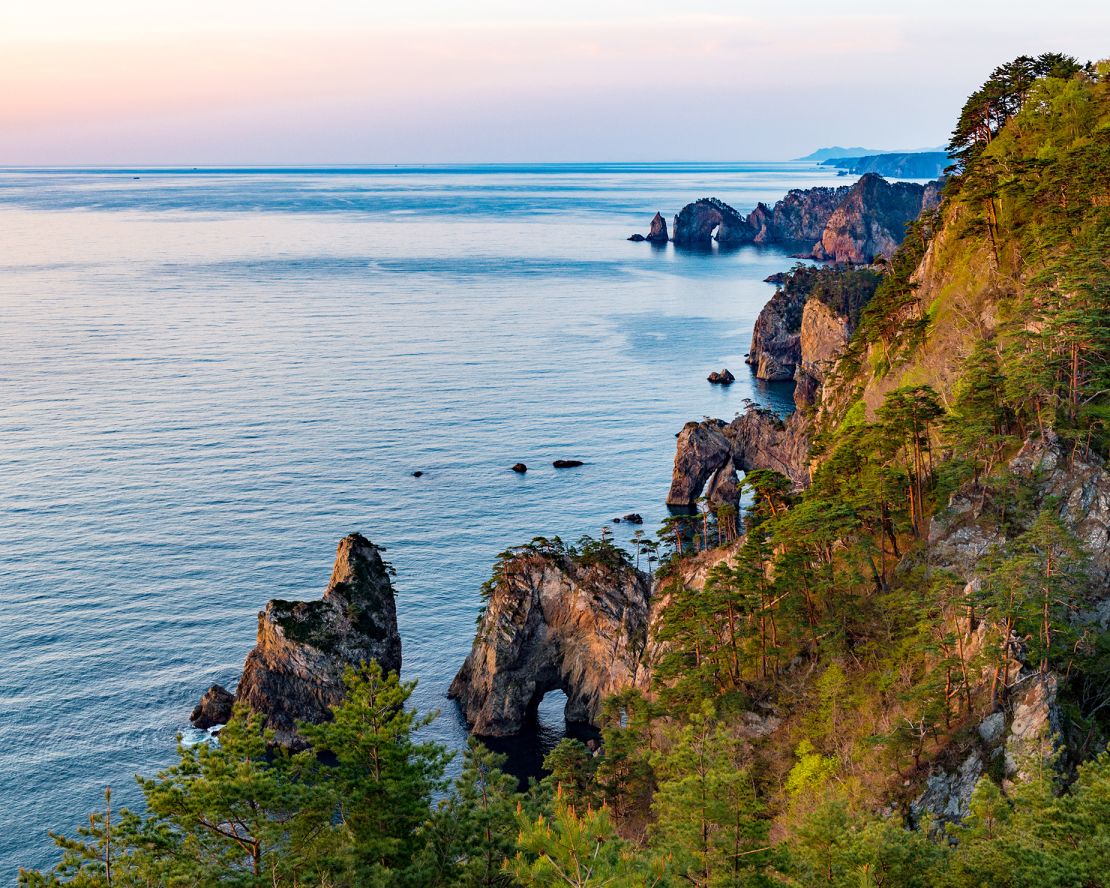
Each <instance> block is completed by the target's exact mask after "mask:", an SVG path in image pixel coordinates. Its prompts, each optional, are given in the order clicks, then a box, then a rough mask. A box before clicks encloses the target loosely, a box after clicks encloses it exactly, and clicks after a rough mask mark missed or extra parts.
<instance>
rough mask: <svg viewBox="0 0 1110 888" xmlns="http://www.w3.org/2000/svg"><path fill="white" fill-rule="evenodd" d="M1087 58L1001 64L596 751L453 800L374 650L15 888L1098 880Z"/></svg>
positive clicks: (1107, 201)
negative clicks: (272, 737) (780, 459)
mask: <svg viewBox="0 0 1110 888" xmlns="http://www.w3.org/2000/svg"><path fill="white" fill-rule="evenodd" d="M1108 78H1110V62H1103V63H1100V64H1098V65H1094V66H1092V65H1087V66H1082V65H1080V64H1078V63H1077V62H1075V61H1074V60H1072V59H1070V58H1067V57H1063V56H1058V55H1054V54H1047V55H1043V56H1040V57H1037V58H1025V57H1023V58H1019V59H1017V60H1015V61H1014V62H1012V63H1010V64H1007V65H1004V66H1002V67H1000V68H998V69H997V70H996V71H995V72H994V73H993V74H992V76H991V77H990V79H989V80H988V81H987V83H986V84H984V86H983V87H982V88H981V89H980V90H978V91H976V93H975V94H974V95H973V96H971V98H970V99H969V100H968V102H967V104H966V105H965V107H964V109H963V110H962V112H961V114H960V115H959V118H958V123H957V126H956V129H955V132H954V134H953V138H952V144H951V146H950V151H951V153H952V155H953V156H954V157H955V158H956V159H957V160H956V166H955V168H954V169H952V170H951V175H950V177H949V179H948V181H947V184H946V186H945V189H944V199H943V202H942V203H941V206H940V207H939V209H937V210H935V211H930V212H927V213H925V214H923V216H922V217H921V218H919V219H918V220H917V221H916V222H915V223H913V224H912V226H911V230H910V232H909V235H908V236H907V238H906V239H905V241H904V242H903V244H902V245H901V247H900V248H899V249H898V251H897V252H896V253H895V255H894V256H893V258H892V260H891V261H890V262H889V263H883V264H882V265H880V266H876V267H875V268H874V269H873V271H874V272H875V273H881V274H882V280H881V282H880V283H879V285H878V288H877V290H875V291H874V295H873V296H871V298H870V301H869V302H867V304H866V305H865V306H863V307H862V310H861V311H859V315H858V317H859V324H858V327H856V328H855V332H854V333H853V335H852V337H851V340H850V341H849V343H848V345H847V348H846V350H845V351H844V352H843V354H842V355H840V357H839V359H838V360H837V361H836V362H835V364H834V365H833V366H832V367H831V368H830V370H829V372H827V373H825V374H824V379H823V383H822V385H821V387H820V389H819V391H817V392H816V394H815V396H814V397H813V398H812V399H811V404H810V406H808V407H806V408H804V409H805V411H806V413H805V415H804V419H805V421H806V423H807V424H808V428H809V430H810V433H811V441H812V442H813V448H812V453H811V460H812V461H811V464H810V471H809V483H808V484H806V485H802V486H799V485H796V484H794V483H791V481H789V480H788V479H786V478H785V477H784V476H782V475H780V474H778V473H776V472H773V471H770V470H767V469H762V470H755V471H751V472H749V473H748V474H747V475H746V476H745V477H744V479H743V482H742V483H743V486H744V489H745V493H746V495H745V497H744V500H743V503H744V512H743V514H742V516H741V518H742V521H741V522H739V525H740V526H739V527H737V522H736V520H735V515H728V514H725V513H722V514H721V516H720V517H721V521H720V522H718V520H717V519H718V516H717V515H714V514H711V513H710V512H708V511H706V512H705V513H704V514H702V515H699V516H696V517H692V518H682V517H677V518H675V519H673V520H672V521H670V522H669V523H668V525H667V527H665V528H664V529H663V530H662V531H661V532H660V544H659V548H660V550H661V551H660V556H661V560H660V563H659V567H658V570H657V571H656V572H655V576H654V577H653V580H652V593H651V597H652V604H651V608H652V610H651V625H650V628H649V630H648V637H647V639H646V640H645V643H644V654H643V656H644V658H645V660H644V662H645V663H648V664H649V665H650V667H651V669H652V672H651V677H650V682H649V683H648V685H647V686H646V687H632V688H629V689H628V690H626V691H623V692H621V693H618V694H617V695H615V696H612V697H610V698H609V699H608V700H607V701H605V703H604V705H603V708H602V715H601V716H600V719H599V724H600V728H601V743H600V752H599V753H598V754H596V755H595V754H594V752H593V751H592V750H590V749H587V747H586V746H585V745H583V744H581V743H579V742H578V741H575V740H565V741H563V742H562V743H561V744H560V745H559V746H558V747H557V748H556V749H555V750H554V751H553V752H552V753H551V755H550V756H549V757H548V761H547V766H548V769H549V771H550V776H549V777H547V778H546V779H545V780H544V781H543V782H542V783H541V784H536V785H533V786H532V787H531V789H530V791H528V792H527V793H521V792H518V789H517V786H516V781H515V780H514V779H512V778H509V777H507V776H506V775H504V774H502V773H501V772H500V771H499V770H498V765H499V760H498V758H497V757H496V756H495V755H493V754H492V753H490V752H489V751H488V750H486V749H485V748H484V747H483V746H482V745H481V744H480V743H479V742H477V741H472V742H471V745H470V746H469V747H468V749H467V751H466V753H465V758H464V761H463V768H462V772H461V776H459V777H458V779H456V780H454V781H453V782H451V783H450V784H448V782H447V781H446V780H445V778H444V773H445V764H446V753H445V752H444V750H442V749H440V748H438V747H436V746H434V745H431V744H427V743H424V742H423V741H422V740H421V739H420V732H419V727H420V724H421V721H420V717H419V716H418V715H416V714H414V713H412V712H410V711H408V710H407V709H405V701H406V699H407V697H408V694H409V692H410V686H409V685H406V684H404V683H401V682H399V681H398V679H397V678H396V676H384V675H383V674H382V673H381V671H380V670H379V669H378V668H377V666H376V665H375V664H368V665H367V666H366V667H365V668H364V669H363V670H361V671H359V672H357V673H353V674H351V675H350V676H349V677H348V693H347V697H346V700H345V702H343V703H342V704H341V705H340V706H339V707H337V708H336V710H335V718H334V720H333V721H331V722H327V723H325V724H323V725H317V726H306V727H304V728H303V734H304V736H305V738H306V739H307V740H308V741H309V742H311V743H312V745H313V747H314V750H315V751H313V749H310V750H306V751H303V752H299V753H297V754H293V755H291V754H288V753H286V752H282V751H281V750H277V749H268V747H267V742H266V736H265V732H264V730H263V728H262V725H261V722H260V721H259V720H258V719H257V718H255V717H253V716H252V715H251V714H250V713H249V712H248V711H247V710H245V709H237V711H236V716H235V717H234V718H233V719H232V721H231V723H230V724H229V725H228V726H227V727H226V728H224V730H223V732H222V733H221V734H220V742H219V744H218V745H212V746H205V745H202V746H199V747H184V746H183V747H182V748H181V750H180V762H179V764H177V765H175V766H174V767H172V768H170V769H168V770H167V771H165V772H163V773H161V774H159V775H157V776H156V777H154V778H151V779H144V780H142V781H141V784H142V788H143V792H144V795H145V797H146V802H147V807H146V811H145V812H143V813H141V814H139V813H131V812H116V811H112V810H110V808H109V810H106V811H104V812H102V813H98V814H96V815H94V816H93V817H92V818H90V822H89V827H88V828H87V829H86V830H85V831H84V833H83V834H82V835H81V836H80V837H78V838H77V839H63V838H58V839H57V841H58V844H59V846H60V849H61V855H62V856H61V862H60V863H59V866H58V868H57V870H56V871H55V872H52V873H26V874H24V875H23V876H22V877H21V878H22V883H23V884H26V885H58V884H72V885H79V886H109V885H112V886H139V885H171V886H207V885H236V886H239V885H242V886H262V885H267V886H376V885H380V886H436V885H442V886H448V885H459V886H479V885H483V886H506V888H508V886H533V885H535V886H701V888H711V886H713V888H716V886H768V885H794V886H818V885H833V886H879V885H883V886H951V888H963V886H968V888H971V886H1038V888H1048V886H1076V888H1082V886H1107V885H1110V753H1107V752H1106V749H1107V743H1108V742H1110V631H1108V630H1107V624H1108V622H1110V548H1108V545H1110V540H1108V533H1110V473H1108V472H1107V470H1106V467H1105V459H1106V457H1107V455H1108V449H1110V80H1108ZM849 273H851V272H849ZM851 309H852V312H853V313H855V312H856V311H857V310H859V306H857V305H855V304H853V305H852V306H851ZM737 529H738V530H740V531H742V535H740V536H737V535H736V530H737ZM545 542H546V541H545ZM541 548H542V547H533V549H531V550H529V553H528V557H530V558H536V557H540V556H541V555H542V554H543V552H542V551H541ZM537 553H539V554H537ZM513 557H514V552H512V551H510V552H509V553H507V554H506V556H505V560H504V561H503V562H502V564H501V565H500V566H499V570H501V571H503V570H505V567H506V564H507V563H510V562H511V561H512V559H513ZM558 558H559V559H562V560H564V561H569V562H570V563H574V564H578V563H584V562H590V563H597V562H599V561H600V562H604V563H605V564H606V565H608V566H609V567H611V568H613V569H614V570H619V571H633V570H635V569H636V567H635V566H634V564H633V561H634V559H633V556H629V555H627V554H626V553H624V552H622V551H620V550H619V549H617V548H616V547H615V546H613V545H612V544H611V543H609V542H608V541H605V540H602V541H601V542H594V541H585V542H583V543H581V544H579V546H576V547H575V546H571V547H567V546H564V545H562V544H561V543H560V544H559V545H558ZM495 579H496V578H495ZM317 751H318V752H324V753H326V754H324V755H321V756H317V754H316V752H317Z"/></svg>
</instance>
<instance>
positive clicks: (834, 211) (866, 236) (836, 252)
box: [647, 173, 939, 263]
mask: <svg viewBox="0 0 1110 888" xmlns="http://www.w3.org/2000/svg"><path fill="white" fill-rule="evenodd" d="M938 195H939V185H938V184H937V183H931V184H930V185H928V186H922V185H917V184H912V183H909V182H896V183H894V184H890V183H888V182H887V181H886V180H885V179H883V178H881V177H880V176H877V175H875V174H874V173H868V174H867V175H865V176H863V178H861V179H860V180H859V181H858V182H856V183H855V184H854V185H843V186H841V187H839V188H805V189H801V188H799V189H794V190H793V191H790V192H788V193H787V194H786V196H785V197H783V198H782V200H780V201H778V202H777V203H776V204H775V205H774V206H773V207H768V206H767V205H766V204H763V203H760V204H758V205H757V206H756V208H755V209H754V210H752V212H751V213H750V214H748V215H747V216H744V215H743V214H741V213H739V212H737V211H736V210H735V209H733V208H732V207H730V206H729V205H728V204H726V203H724V202H723V201H721V200H718V199H717V198H715V197H704V198H701V199H700V200H696V201H694V202H693V203H690V204H687V205H686V206H685V207H683V208H682V210H681V211H680V212H679V214H678V215H677V216H675V218H674V228H673V235H674V242H675V244H677V245H678V246H687V247H701V248H705V247H708V246H709V245H710V244H711V243H712V241H713V240H714V239H716V240H717V242H718V243H720V244H722V245H725V246H738V245H742V244H779V245H782V246H787V247H796V248H799V249H801V250H803V251H804V253H805V255H806V256H807V257H811V258H815V259H821V260H831V261H835V262H851V263H866V262H871V261H872V260H873V259H874V258H875V257H876V256H880V255H881V256H888V257H889V256H890V255H891V254H892V253H893V252H894V249H895V248H896V247H897V246H898V244H899V243H900V242H901V240H902V235H903V233H904V229H905V225H906V223H907V222H908V221H910V220H911V219H913V218H915V217H916V216H917V214H918V213H919V212H920V211H921V209H922V207H923V206H926V207H929V206H935V204H936V202H937V200H938ZM661 221H662V220H661V217H660V216H659V215H658V214H656V219H655V220H653V221H652V232H653V234H655V235H656V237H655V238H653V237H652V235H651V234H649V235H648V238H647V239H648V240H652V239H659V237H660V236H661V233H663V232H665V231H666V223H665V222H663V223H662V225H660V224H659V223H660V222H661Z"/></svg>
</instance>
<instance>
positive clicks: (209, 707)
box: [189, 684, 235, 731]
mask: <svg viewBox="0 0 1110 888" xmlns="http://www.w3.org/2000/svg"><path fill="white" fill-rule="evenodd" d="M234 705H235V695H234V694H232V693H231V692H230V691H229V690H227V689H226V688H224V687H223V686H221V685H218V684H215V685H212V687H210V688H209V689H208V690H207V691H205V692H204V696H203V697H201V698H200V702H199V703H198V704H197V705H196V707H195V708H194V709H193V713H192V715H190V716H189V721H191V722H192V723H193V727H195V728H200V729H201V730H205V731H206V730H208V729H209V728H214V727H216V726H217V725H226V724H227V720H228V719H229V718H231V709H232V707H233V706H234Z"/></svg>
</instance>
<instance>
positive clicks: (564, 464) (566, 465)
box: [551, 459, 585, 469]
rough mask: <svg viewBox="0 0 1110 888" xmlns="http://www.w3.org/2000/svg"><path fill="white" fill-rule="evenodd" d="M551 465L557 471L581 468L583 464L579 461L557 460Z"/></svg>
mask: <svg viewBox="0 0 1110 888" xmlns="http://www.w3.org/2000/svg"><path fill="white" fill-rule="evenodd" d="M551 465H553V466H554V467H555V468H557V469H573V468H575V467H576V466H583V465H585V463H584V462H582V460H580V459H557V460H555V462H553V463H552V464H551Z"/></svg>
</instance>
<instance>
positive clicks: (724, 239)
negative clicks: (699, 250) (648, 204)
mask: <svg viewBox="0 0 1110 888" xmlns="http://www.w3.org/2000/svg"><path fill="white" fill-rule="evenodd" d="M673 236H674V242H675V244H676V245H677V246H683V247H708V246H709V245H710V243H711V241H712V240H714V239H716V241H717V242H718V243H719V244H723V245H736V244H750V243H752V239H753V237H754V234H753V232H752V230H751V228H750V227H749V226H748V224H747V221H746V220H745V219H744V217H743V216H742V215H740V213H738V212H736V210H734V209H733V208H732V207H730V206H729V205H728V204H726V203H725V202H724V201H722V200H718V199H717V198H715V197H703V198H701V199H700V200H696V201H694V202H693V203H691V204H687V205H686V206H684V207H683V208H682V210H681V211H680V212H679V214H678V215H677V216H675V217H674V235H673Z"/></svg>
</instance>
